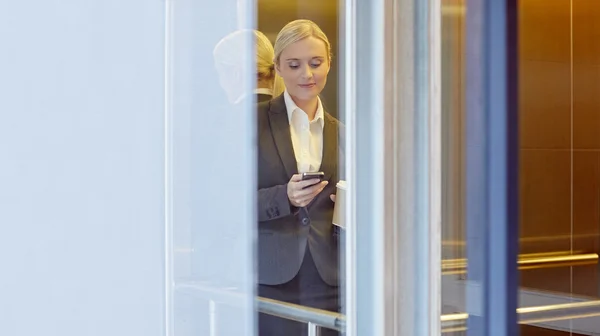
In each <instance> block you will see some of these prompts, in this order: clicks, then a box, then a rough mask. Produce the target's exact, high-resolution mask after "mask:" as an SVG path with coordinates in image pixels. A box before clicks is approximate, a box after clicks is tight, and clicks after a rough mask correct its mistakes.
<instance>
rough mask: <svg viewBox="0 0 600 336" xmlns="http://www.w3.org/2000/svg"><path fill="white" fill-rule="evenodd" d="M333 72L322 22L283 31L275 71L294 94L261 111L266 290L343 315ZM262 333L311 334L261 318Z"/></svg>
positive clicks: (261, 243) (262, 287)
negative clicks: (327, 91)
mask: <svg viewBox="0 0 600 336" xmlns="http://www.w3.org/2000/svg"><path fill="white" fill-rule="evenodd" d="M330 66H331V46H330V43H329V40H328V39H327V36H326V35H325V34H324V33H323V31H322V30H321V29H320V28H319V27H318V26H317V25H316V24H315V23H314V22H312V21H309V20H296V21H293V22H290V23H288V24H287V25H286V26H285V27H283V29H282V30H281V31H280V32H279V34H278V36H277V39H276V41H275V70H276V71H277V74H278V75H279V76H281V77H282V78H283V81H284V84H285V87H286V89H285V92H284V93H283V94H281V95H279V96H278V97H276V98H274V99H273V100H271V101H269V102H265V103H261V104H260V105H259V106H258V127H259V129H258V136H259V150H258V151H259V157H258V188H259V190H258V217H259V223H258V231H259V238H258V251H259V253H258V264H259V272H258V278H259V289H258V292H259V295H260V296H263V297H268V298H272V299H276V300H281V301H286V302H291V303H295V304H300V305H304V306H309V307H314V308H319V309H326V310H330V311H339V310H340V304H339V283H340V277H339V247H338V235H337V232H336V231H335V229H334V227H333V225H332V224H331V221H332V216H333V206H334V203H333V196H332V194H333V192H334V188H335V185H336V183H337V181H338V180H339V177H338V176H339V174H338V171H339V167H338V162H343V156H342V153H341V151H340V150H339V147H338V143H339V141H338V135H339V134H341V133H342V132H340V129H339V128H340V124H339V122H338V121H337V120H336V119H335V118H333V117H332V116H331V115H330V114H329V113H327V112H326V111H324V109H323V104H322V103H321V100H320V99H319V94H320V93H321V91H322V90H323V88H324V87H325V84H326V83H327V74H328V73H329V69H330ZM318 171H322V172H324V173H325V177H324V178H323V181H319V180H305V181H302V179H301V173H304V172H318ZM330 196H331V197H330ZM259 335H261V336H271V335H273V336H275V335H277V336H279V335H286V336H295V335H306V325H305V324H302V323H297V322H293V321H289V320H284V319H280V318H276V317H271V316H267V315H263V314H261V315H260V316H259ZM323 335H338V333H337V332H335V331H333V330H323Z"/></svg>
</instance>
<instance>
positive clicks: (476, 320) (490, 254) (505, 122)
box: [466, 0, 518, 336]
mask: <svg viewBox="0 0 600 336" xmlns="http://www.w3.org/2000/svg"><path fill="white" fill-rule="evenodd" d="M467 4H468V7H467V64H468V65H469V66H468V68H467V91H466V94H467V98H466V100H467V256H468V269H469V272H468V286H467V311H468V313H469V321H468V331H467V332H468V335H490V336H496V335H497V336H500V335H502V336H505V335H506V336H508V335H511V336H512V335H518V328H517V316H516V308H517V290H518V287H517V286H518V282H517V263H516V262H517V254H518V245H517V244H518V211H517V209H518V122H517V121H518V120H517V112H518V111H517V107H518V106H517V75H518V74H517V43H516V42H517V35H516V32H517V30H516V24H517V2H516V0H468V2H467Z"/></svg>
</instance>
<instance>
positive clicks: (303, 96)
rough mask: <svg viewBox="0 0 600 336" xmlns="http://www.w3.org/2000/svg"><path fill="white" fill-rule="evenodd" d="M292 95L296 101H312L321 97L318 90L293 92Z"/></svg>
mask: <svg viewBox="0 0 600 336" xmlns="http://www.w3.org/2000/svg"><path fill="white" fill-rule="evenodd" d="M290 94H291V95H292V96H294V97H295V98H296V99H300V100H311V99H315V98H316V97H317V96H319V92H318V91H317V90H314V91H313V90H311V91H304V92H292V93H290Z"/></svg>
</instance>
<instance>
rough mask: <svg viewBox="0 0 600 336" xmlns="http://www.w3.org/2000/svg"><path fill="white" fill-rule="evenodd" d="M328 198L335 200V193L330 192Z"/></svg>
mask: <svg viewBox="0 0 600 336" xmlns="http://www.w3.org/2000/svg"><path fill="white" fill-rule="evenodd" d="M329 198H331V201H332V202H335V194H331V195H329Z"/></svg>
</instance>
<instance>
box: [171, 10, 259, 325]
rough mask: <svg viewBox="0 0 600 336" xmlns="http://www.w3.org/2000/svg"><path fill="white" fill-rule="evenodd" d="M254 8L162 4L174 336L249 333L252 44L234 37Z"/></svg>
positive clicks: (249, 21)
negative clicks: (165, 19) (164, 6)
mask: <svg viewBox="0 0 600 336" xmlns="http://www.w3.org/2000/svg"><path fill="white" fill-rule="evenodd" d="M253 4H254V2H253V1H250V0H247V1H237V0H225V1H219V2H214V3H210V4H208V3H206V2H198V1H185V0H184V1H169V2H168V9H167V16H166V18H167V22H166V27H167V39H166V41H167V44H166V54H165V57H166V60H165V62H166V68H165V70H166V71H165V76H166V103H165V106H166V120H165V121H166V125H165V129H166V132H167V143H166V150H167V158H166V159H167V167H166V169H167V174H166V176H167V179H166V181H165V182H166V185H165V186H166V188H167V190H166V194H167V224H168V225H167V253H168V255H167V261H168V262H167V275H168V277H167V279H168V283H169V284H170V286H171V287H170V288H168V290H170V292H169V295H168V296H167V298H168V301H167V311H168V313H170V314H168V323H169V324H168V326H169V330H170V331H172V332H174V334H175V335H178V336H185V335H190V336H192V335H194V336H195V335H248V336H250V335H254V330H255V308H254V307H255V303H254V293H255V275H254V263H255V260H254V240H255V235H256V229H255V228H256V223H255V221H254V218H255V208H256V206H255V204H254V199H255V182H254V181H255V178H256V177H255V171H256V167H255V160H256V159H255V153H256V148H255V142H254V139H255V126H254V125H255V112H254V111H255V109H254V96H253V95H252V92H253V90H254V88H255V85H256V83H255V73H256V66H255V63H254V53H253V51H254V50H255V46H254V43H255V40H254V38H253V35H250V34H245V33H244V32H240V30H244V29H247V28H251V26H252V24H253V21H254V19H253V18H254V11H253V9H252V8H253ZM232 33H235V34H234V35H231V34H232ZM226 37H227V38H226ZM225 40H227V41H225Z"/></svg>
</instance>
